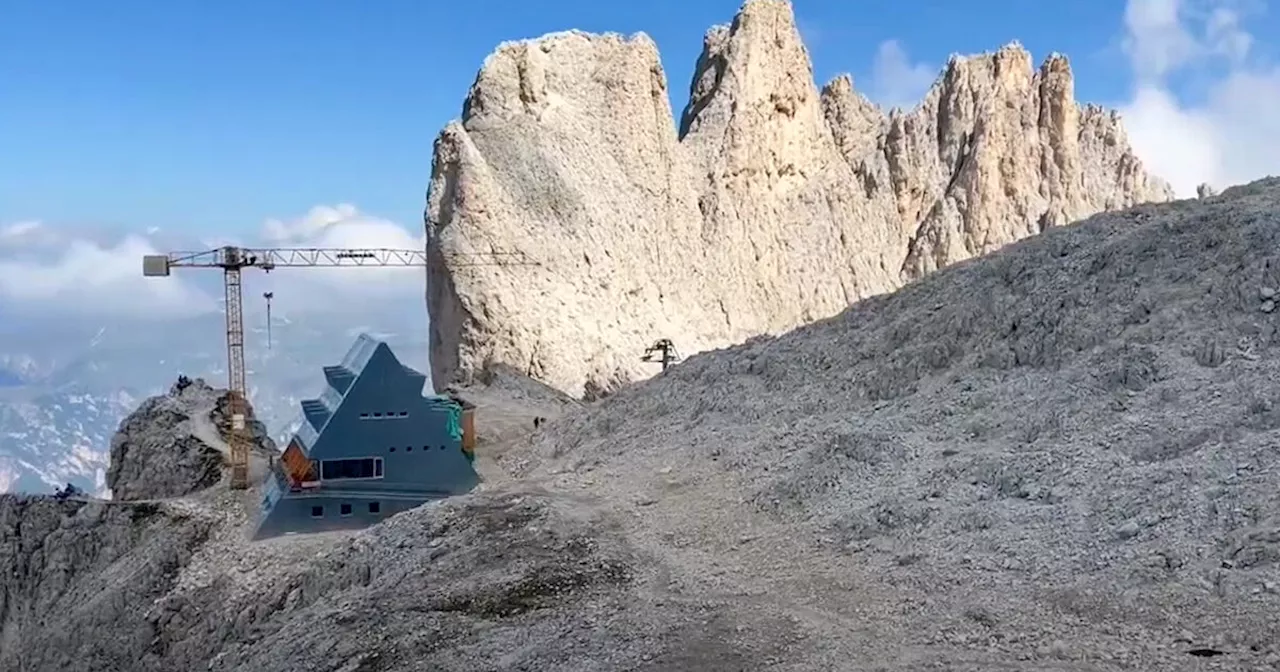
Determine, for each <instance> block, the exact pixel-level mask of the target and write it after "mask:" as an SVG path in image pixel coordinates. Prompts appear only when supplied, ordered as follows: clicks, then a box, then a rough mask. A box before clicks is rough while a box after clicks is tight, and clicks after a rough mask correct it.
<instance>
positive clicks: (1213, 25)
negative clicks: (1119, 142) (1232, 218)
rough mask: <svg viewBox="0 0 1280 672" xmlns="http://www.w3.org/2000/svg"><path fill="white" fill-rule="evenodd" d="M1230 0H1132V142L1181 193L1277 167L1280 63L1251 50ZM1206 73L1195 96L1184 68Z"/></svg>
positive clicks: (1128, 29)
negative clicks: (1184, 91) (1187, 88)
mask: <svg viewBox="0 0 1280 672" xmlns="http://www.w3.org/2000/svg"><path fill="white" fill-rule="evenodd" d="M1246 17H1247V14H1246V13H1245V12H1244V9H1243V8H1242V7H1241V6H1240V5H1239V4H1238V3H1234V2H1229V1H1228V0H1205V2H1202V3H1201V4H1198V5H1191V4H1188V2H1187V1H1186V0H1128V4H1127V5H1126V9H1125V22H1124V25H1125V37H1124V40H1123V46H1124V49H1125V52H1126V54H1127V55H1128V57H1129V61H1130V67H1131V69H1132V72H1133V76H1134V83H1133V93H1132V97H1131V99H1130V100H1129V102H1128V103H1126V104H1125V105H1122V106H1121V112H1122V114H1123V115H1124V120H1125V127H1126V128H1127V129H1128V131H1129V137H1130V140H1131V142H1132V143H1133V146H1134V149H1135V150H1136V151H1137V153H1138V155H1139V156H1140V157H1142V159H1143V162H1144V163H1146V165H1147V168H1148V169H1149V170H1151V171H1152V172H1153V173H1155V174H1157V175H1159V176H1160V177H1163V178H1165V179H1166V180H1168V181H1169V182H1170V183H1171V184H1172V185H1173V187H1174V189H1175V190H1176V191H1177V193H1178V195H1179V196H1191V195H1194V193H1195V188H1196V185H1198V184H1200V183H1204V182H1207V183H1209V184H1211V185H1213V186H1214V187H1217V188H1219V189H1221V188H1222V187H1226V186H1230V185H1232V184H1239V183H1242V182H1248V181H1251V180H1254V179H1257V178H1259V177H1263V176H1265V175H1268V174H1280V151H1277V148H1280V113H1277V110H1278V109H1280V64H1277V63H1275V62H1269V61H1267V60H1265V59H1263V58H1261V57H1258V56H1256V55H1255V53H1254V47H1255V46H1256V43H1255V38H1254V36H1253V35H1252V34H1251V33H1249V32H1248V30H1246V29H1245V27H1244V25H1243V24H1244V19H1245V18H1246ZM1185 75H1200V76H1205V77H1209V81H1208V86H1207V87H1206V89H1205V94H1204V95H1203V97H1202V98H1201V99H1198V100H1194V101H1188V100H1186V99H1185V98H1186V97H1185V96H1183V95H1179V94H1180V93H1181V92H1180V91H1179V90H1178V89H1177V88H1176V86H1175V84H1176V82H1175V80H1177V78H1178V77H1179V76H1185Z"/></svg>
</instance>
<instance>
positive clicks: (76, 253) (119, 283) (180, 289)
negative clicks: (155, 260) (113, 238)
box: [0, 223, 213, 315]
mask: <svg viewBox="0 0 1280 672" xmlns="http://www.w3.org/2000/svg"><path fill="white" fill-rule="evenodd" d="M3 231H4V232H5V234H7V235H5V236H4V241H5V246H4V248H3V250H2V252H3V256H2V257H0V302H3V303H7V304H11V305H16V306H18V307H21V308H25V309H28V310H31V311H35V312H47V311H74V312H76V313H79V314H86V315H94V314H103V313H123V314H145V313H148V312H153V311H166V312H169V313H173V314H178V315H189V314H192V313H195V312H199V311H202V310H207V309H210V308H211V307H212V306H213V301H212V299H211V298H209V297H208V296H207V295H204V294H202V293H201V292H199V291H198V290H196V289H195V288H193V287H191V286H189V285H187V284H185V283H182V282H150V281H148V279H146V278H143V277H142V256H143V255H146V254H156V250H155V248H154V247H153V246H152V245H151V244H150V242H149V241H147V240H146V239H145V238H142V237H139V236H127V237H125V238H124V239H123V240H120V241H119V242H117V243H115V244H113V245H112V244H106V245H104V244H102V243H99V242H97V241H91V240H86V239H71V238H65V237H63V236H60V235H59V234H58V232H57V231H56V230H54V229H51V228H50V227H47V226H45V225H42V224H31V223H26V224H19V225H13V226H9V227H5V228H4V229H3Z"/></svg>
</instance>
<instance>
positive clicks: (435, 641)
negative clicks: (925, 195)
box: [0, 179, 1280, 672]
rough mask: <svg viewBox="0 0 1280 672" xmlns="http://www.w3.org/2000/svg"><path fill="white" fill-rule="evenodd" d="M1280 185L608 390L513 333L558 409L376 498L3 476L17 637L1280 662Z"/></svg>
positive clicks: (1, 640) (195, 655) (661, 656)
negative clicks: (367, 514) (160, 492)
mask: <svg viewBox="0 0 1280 672" xmlns="http://www.w3.org/2000/svg"><path fill="white" fill-rule="evenodd" d="M1278 212H1280V180H1276V179H1272V180H1268V181H1262V182H1259V183H1255V184H1252V185H1247V186H1245V187H1237V188H1232V189H1228V190H1226V191H1224V192H1223V193H1222V194H1221V195H1217V196H1212V197H1207V198H1204V199H1199V200H1195V201H1181V202H1178V203H1173V204H1164V205H1147V206H1141V207H1137V208H1133V209H1130V210H1127V211H1124V212H1120V213H1108V214H1103V215H1098V216H1095V217H1092V218H1090V219H1089V220H1087V221H1085V222H1083V223H1081V224H1077V225H1073V226H1068V227H1061V228H1054V229H1053V230H1051V231H1049V232H1047V233H1046V234H1045V235H1043V236H1037V237H1035V238H1033V239H1030V240H1026V241H1022V242H1019V243H1016V244H1013V245H1010V246H1007V247H1006V248H1004V249H1002V250H1000V251H997V252H995V253H993V254H991V255H988V256H986V257H983V258H980V259H974V260H970V261H967V262H963V263H959V264H955V265H953V266H951V267H948V268H946V269H943V270H941V271H939V272H937V273H934V274H930V275H929V276H927V277H925V278H923V279H922V280H921V281H919V282H916V283H912V284H911V285H910V286H908V287H905V288H903V289H901V290H899V291H897V292H895V293H893V294H890V295H885V296H878V297H873V298H870V299H866V300H863V301H861V302H859V303H858V304H856V305H854V306H852V307H851V308H849V309H847V310H846V311H845V312H843V313H842V314H841V315H839V316H836V317H833V318H830V319H826V320H821V321H819V322H817V323H814V324H812V325H809V326H806V327H803V328H801V329H797V330H795V331H793V332H790V333H787V334H785V335H782V336H780V337H777V338H771V337H758V338H755V339H752V340H751V341H750V342H748V343H745V344H743V345H740V346H736V347H733V348H728V349H725V350H721V351H717V352H711V353H703V354H700V355H697V356H694V357H691V358H689V359H688V360H687V361H685V362H683V363H681V364H680V365H678V366H676V367H675V368H673V369H671V370H669V371H668V372H667V373H665V374H662V375H660V376H657V377H655V378H653V379H651V380H648V381H645V382H643V383H641V384H638V385H634V386H629V387H628V388H626V389H624V390H622V391H620V392H618V393H617V394H615V395H612V396H610V397H609V398H608V399H605V400H603V401H601V402H598V403H593V404H581V403H576V402H570V401H569V400H567V399H565V398H564V397H563V396H560V395H557V394H554V393H551V392H549V391H548V390H546V389H545V388H542V387H540V386H538V385H536V384H533V383H528V384H526V383H527V381H521V380H519V379H517V378H516V377H515V376H514V375H513V374H512V373H511V372H510V371H509V370H505V369H501V368H498V369H496V373H495V374H494V375H493V377H492V378H491V382H492V383H493V386H492V388H490V389H489V390H487V393H488V394H495V395H496V394H498V393H499V392H504V391H505V392H504V393H505V394H507V395H508V396H509V398H510V402H509V403H513V404H514V403H516V402H517V401H518V400H524V401H525V402H529V403H533V404H535V405H537V406H538V407H539V408H540V409H542V408H545V409H553V410H549V411H541V410H539V411H537V412H539V413H543V412H546V413H550V414H552V415H554V414H556V413H562V415H560V416H559V417H557V418H556V419H554V420H553V421H552V423H551V424H550V425H549V426H545V428H544V429H540V430H538V431H536V432H533V433H532V434H529V433H528V432H526V433H525V435H524V436H525V438H520V439H515V440H514V441H509V442H508V445H505V446H491V445H484V446H481V447H480V449H479V454H480V455H479V457H478V459H477V465H480V466H482V467H483V468H485V469H486V471H485V477H486V479H487V482H486V483H485V484H483V485H482V486H481V488H480V489H479V490H477V491H476V492H475V493H473V494H471V495H468V496H464V497H457V498H453V499H451V500H449V501H447V502H443V503H438V504H431V505H426V506H423V507H419V508H418V509H415V510H413V511H409V512H406V513H404V514H401V515H398V516H395V517H393V518H392V519H390V520H388V521H386V522H385V523H384V524H382V525H379V526H376V527H374V528H371V529H369V530H366V531H363V532H359V533H338V534H329V535H306V536H300V537H285V538H280V539H276V540H270V541H267V542H258V543H249V542H246V541H245V532H246V525H247V523H248V517H249V515H250V514H249V512H251V511H253V510H254V508H255V504H256V498H255V493H249V494H248V495H247V496H244V497H242V496H241V494H242V493H234V492H231V491H228V490H227V489H225V488H224V487H221V486H214V487H211V488H209V489H206V490H201V491H198V492H195V493H193V494H191V495H188V496H185V497H180V498H170V499H164V500H162V501H148V502H110V501H88V502H85V501H64V502H59V501H55V500H53V499H52V498H48V497H21V496H0V565H2V566H6V567H10V568H12V569H11V571H9V572H8V573H6V574H4V575H0V669H15V670H21V671H22V672H44V670H60V669H67V668H74V669H79V670H85V671H86V672H95V671H97V670H118V669H130V670H138V671H139V672H152V671H155V672H161V671H166V672H167V671H169V670H188V669H197V668H198V669H208V670H246V671H247V670H263V669H270V670H285V671H288V670H298V671H301V670H321V671H325V672H336V671H338V670H341V671H342V672H375V671H376V672H399V671H400V670H416V669H423V668H424V667H425V668H430V669H439V670H446V671H447V670H459V671H461V670H477V669H484V670H495V671H503V670H513V671H514V670H528V669H563V670H599V669H632V670H655V671H656V670H711V671H713V672H717V671H726V672H727V671H729V670H741V669H767V670H787V671H791V670H794V671H796V672H799V671H801V670H804V671H811V670H842V671H843V670H851V671H867V672H870V671H872V670H911V671H915V670H919V671H923V670H938V669H949V670H956V671H957V672H977V671H979V670H993V669H1035V670H1049V671H1062V672H1066V671H1068V670H1070V671H1075V672H1078V671H1082V670H1091V671H1092V670H1182V669H1209V668H1211V667H1212V668H1214V669H1240V670H1269V669H1280V648H1277V645H1276V643H1277V642H1280V629H1278V628H1280V624H1277V621H1276V619H1275V617H1274V615H1275V613H1276V611H1277V609H1280V498H1277V496H1276V493H1277V492H1280V469H1278V468H1277V465H1276V460H1275V439H1276V437H1277V432H1280V411H1278V410H1277V409H1280V405H1278V404H1280V399H1278V398H1277V395H1276V394H1275V391H1274V382H1273V381H1274V380H1276V378H1277V376H1280V356H1277V353H1280V328H1278V327H1280V324H1278V323H1277V322H1276V320H1277V319H1280V317H1277V311H1276V298H1277V296H1278V293H1277V292H1278V288H1280V271H1277V269H1278V268H1280V258H1277V254H1276V250H1280V219H1277V213H1278ZM493 388H498V389H493ZM480 396H482V395H480V394H478V391H477V395H476V398H479V397H480ZM554 409H560V410H554ZM487 413H488V411H486V410H485V407H484V406H482V408H481V411H480V415H479V418H480V422H481V423H482V424H483V423H485V422H487V420H486V418H487V415H486V414H487ZM189 426H190V425H181V424H179V425H175V426H174V427H175V431H186V429H185V428H187V427H189ZM126 429H127V426H126ZM147 445H159V444H156V443H149V444H147ZM494 455H497V456H499V457H500V463H499V464H497V465H492V464H485V463H486V461H487V460H488V459H489V457H490V456H494ZM139 457H140V456H139ZM489 467H496V468H497V470H493V469H489ZM1203 658H1210V659H1211V660H1210V661H1209V662H1206V661H1205V660H1203Z"/></svg>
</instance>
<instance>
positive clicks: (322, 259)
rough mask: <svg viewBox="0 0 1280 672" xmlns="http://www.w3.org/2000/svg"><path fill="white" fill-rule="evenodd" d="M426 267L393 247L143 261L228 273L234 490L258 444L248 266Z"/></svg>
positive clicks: (480, 255) (517, 261) (243, 482)
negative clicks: (249, 355) (248, 368)
mask: <svg viewBox="0 0 1280 672" xmlns="http://www.w3.org/2000/svg"><path fill="white" fill-rule="evenodd" d="M444 256H445V258H446V259H448V260H449V261H450V263H451V264H454V265H459V266H537V265H538V263H537V262H536V261H532V260H531V259H529V258H528V257H527V256H525V254H524V253H523V252H473V253H469V254H464V253H446V254H445V255H444ZM483 259H488V261H484V260H483ZM426 265H427V253H426V250H397V249H390V248H320V247H305V248H303V247H299V248H245V247H237V246H234V245H226V246H223V247H219V248H217V249H213V250H205V251H200V252H171V253H169V254H148V255H144V256H143V257H142V275H143V276H145V277H168V276H169V275H170V274H171V273H172V270H173V269H174V268H221V269H222V270H223V278H224V280H223V285H224V288H225V290H226V317H227V379H228V380H227V383H228V402H229V404H230V408H229V409H228V410H229V413H230V415H231V432H230V435H229V437H228V440H227V445H228V448H229V451H230V455H229V459H230V462H231V487H232V488H235V489H239V490H243V489H245V488H247V487H248V486H249V447H250V445H251V443H252V441H253V439H252V438H251V437H250V436H249V432H248V431H247V429H246V428H247V426H248V422H247V418H246V416H247V414H248V401H249V395H248V391H247V389H248V388H247V387H246V382H245V369H244V301H243V291H242V286H241V285H242V278H241V277H240V271H241V270H242V269H245V268H257V269H260V270H262V271H266V272H270V271H271V270H272V269H275V268H278V267H286V268H290V267H316V266H334V267H351V266H367V267H378V266H426ZM269 300H270V297H268V301H269Z"/></svg>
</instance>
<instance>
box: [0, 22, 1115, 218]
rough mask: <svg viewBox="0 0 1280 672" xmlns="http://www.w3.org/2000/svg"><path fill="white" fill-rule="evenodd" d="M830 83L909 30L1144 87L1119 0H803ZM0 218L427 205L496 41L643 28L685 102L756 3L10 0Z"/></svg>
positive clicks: (959, 46)
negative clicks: (456, 122)
mask: <svg viewBox="0 0 1280 672" xmlns="http://www.w3.org/2000/svg"><path fill="white" fill-rule="evenodd" d="M794 4H795V8H796V13H797V16H798V20H799V22H800V24H801V27H802V30H803V31H804V32H805V33H806V34H807V36H808V42H809V46H810V50H811V52H812V55H813V58H814V61H815V70H816V74H817V77H818V78H819V79H820V80H826V79H828V78H830V77H831V76H833V75H835V74H837V73H838V72H842V71H848V72H852V73H853V74H854V76H855V81H860V80H861V81H865V80H866V78H867V77H868V76H869V75H868V72H869V70H870V68H871V64H872V60H873V57H874V55H875V53H876V49H877V46H878V45H879V44H880V43H881V42H882V41H883V40H887V39H897V40H899V41H900V43H901V44H902V45H903V47H904V48H905V49H906V51H907V53H908V55H909V56H910V58H911V60H912V61H913V62H923V63H925V64H927V65H928V66H929V67H937V66H938V65H940V64H941V63H943V62H944V61H945V59H946V57H947V55H948V54H949V53H951V52H962V53H968V52H977V51H983V50H990V49H993V48H995V47H997V46H999V45H1001V44H1003V43H1005V42H1007V41H1009V40H1012V39H1015V38H1016V39H1019V40H1021V41H1022V42H1023V43H1024V44H1026V45H1027V46H1028V48H1030V49H1031V51H1032V52H1033V54H1035V56H1036V58H1037V59H1040V58H1042V57H1043V56H1044V55H1045V54H1046V53H1048V52H1049V51H1051V50H1058V51H1063V52H1066V53H1068V54H1069V55H1071V56H1072V60H1073V65H1074V67H1075V69H1076V72H1077V75H1078V77H1079V84H1078V90H1077V95H1078V96H1079V97H1081V98H1082V99H1086V100H1099V101H1111V100H1117V99H1119V98H1120V97H1122V96H1124V95H1125V91H1126V88H1127V86H1128V81H1127V80H1128V74H1127V70H1126V69H1125V68H1123V67H1116V64H1117V63H1118V62H1119V61H1121V60H1122V59H1123V56H1122V55H1121V54H1120V51H1119V46H1118V39H1119V37H1120V35H1121V31H1122V29H1123V26H1122V14H1123V11H1124V5H1123V3H1122V2H1120V1H1119V0H1076V2H1072V3H1051V2H1038V1H1031V0H987V1H985V2H963V3H962V2H955V1H954V0H929V1H917V2H905V1H903V0H899V1H894V2H889V1H882V0H868V1H865V2H858V3H853V2H835V1H834V0H796V2H795V3H794ZM3 5H4V15H5V18H4V21H3V23H0V223H3V222H13V221H21V220H25V219H39V220H43V221H45V222H46V223H48V224H51V225H57V226H62V225H76V226H86V225H92V226H102V225H107V226H112V227H116V226H120V227H126V228H130V229H135V230H137V229H143V228H146V227H151V226H162V227H164V228H166V229H168V230H175V229H178V230H184V231H193V232H196V231H198V232H210V231H222V232H242V231H249V230H256V229H258V228H259V227H260V226H261V224H262V221H263V220H264V219H266V218H268V217H280V218H287V217H296V216H299V215H301V214H302V213H304V212H305V211H306V210H307V209H308V208H310V207H312V206H315V205H318V204H333V203H339V202H347V203H354V204H356V205H357V206H359V207H360V208H361V210H362V211H365V212H368V213H372V214H374V215H378V216H382V217H386V218H390V219H392V220H395V221H398V222H401V223H403V224H406V225H409V226H417V223H418V222H419V221H420V219H421V210H422V204H423V200H424V189H425V185H426V183H427V177H428V174H429V170H430V155H431V143H432V140H433V138H434V136H435V134H436V133H437V132H438V131H439V130H440V128H441V127H442V126H443V125H444V124H445V123H446V122H447V121H448V120H449V119H450V118H453V117H455V116H457V114H458V112H459V110H460V105H461V102H462V99H463V96H464V95H465V93H466V90H467V88H468V86H469V85H470V83H471V81H472V79H473V77H474V76H475V72H476V69H477V68H478V67H479V66H480V63H481V61H482V60H483V59H484V57H485V55H486V54H488V53H489V52H490V51H491V50H492V49H493V48H494V46H496V45H497V44H498V43H499V42H501V41H503V40H508V39H517V38H524V37H533V36H537V35H540V34H542V33H545V32H550V31H554V30H560V29H565V28H570V27H576V28H581V29H584V30H590V31H605V30H613V31H618V32H623V33H631V32H635V31H645V32H647V33H649V34H650V35H651V36H652V37H653V38H654V39H655V41H657V43H658V45H659V47H660V48H661V50H662V54H663V61H664V65H665V67H666V69H667V74H668V77H669V80H670V82H671V88H672V91H673V98H674V99H675V100H674V103H675V104H676V105H677V106H679V105H682V104H683V102H684V96H685V91H686V90H687V87H688V81H689V77H690V74H691V71H692V68H693V65H694V62H695V60H696V58H697V54H698V51H699V48H700V46H701V36H702V34H703V32H704V31H705V30H706V28H707V27H708V26H710V25H712V24H714V23H721V22H726V21H728V20H729V19H730V18H731V17H732V16H733V14H734V12H735V11H736V10H737V8H738V7H739V5H740V2H739V0H683V1H680V2H677V1H674V0H647V1H646V2H643V3H639V2H625V3H597V2H580V1H569V0H559V1H550V0H546V1H541V2H539V1H525V2H512V1H508V0H470V1H468V2H458V3H452V2H451V3H433V2H425V1H417V2H415V1H413V0H369V1H368V2H354V1H351V0H342V1H339V0H257V1H253V2H251V1H249V0H219V1H218V2H208V1H205V0H173V1H169V2H162V1H159V0H116V1H114V2H86V1H84V0H75V1H72V0H3Z"/></svg>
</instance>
